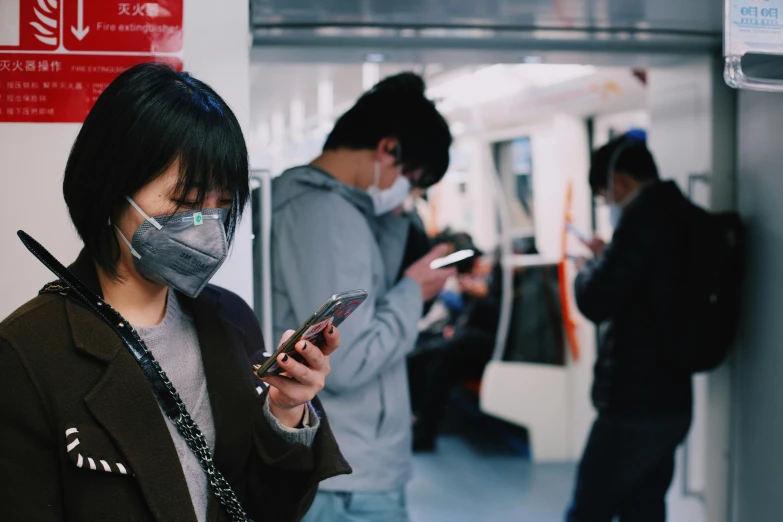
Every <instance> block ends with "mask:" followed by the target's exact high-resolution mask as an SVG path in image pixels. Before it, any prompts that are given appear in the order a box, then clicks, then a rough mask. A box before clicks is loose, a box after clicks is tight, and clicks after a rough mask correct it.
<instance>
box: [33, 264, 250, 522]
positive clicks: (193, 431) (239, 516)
mask: <svg viewBox="0 0 783 522" xmlns="http://www.w3.org/2000/svg"><path fill="white" fill-rule="evenodd" d="M40 293H42V294H43V293H59V294H61V295H65V296H70V297H71V298H73V299H75V300H76V301H78V302H81V301H82V299H81V296H80V295H79V293H78V292H73V291H71V288H70V287H69V286H68V285H67V284H65V283H63V282H62V281H59V280H58V281H55V282H53V283H49V284H47V285H46V286H44V288H43V289H42V290H41V292H40ZM100 306H105V307H107V308H108V309H109V310H112V311H113V312H114V313H116V314H117V316H119V317H122V316H121V315H120V314H119V312H117V311H116V310H114V308H112V307H111V306H110V305H109V304H108V303H106V302H101V304H100ZM120 325H121V326H122V327H123V328H125V329H127V331H129V332H130V333H131V334H132V335H133V338H134V339H135V341H136V342H137V343H138V347H139V348H141V351H142V352H143V353H144V359H145V360H146V361H145V363H146V364H148V365H149V366H151V367H152V369H153V370H154V372H155V374H156V375H155V376H151V375H149V373H148V372H147V371H144V375H145V376H146V377H147V379H148V380H149V379H151V378H154V377H157V378H158V379H159V382H160V383H162V384H163V386H164V388H165V389H166V390H168V393H169V395H170V397H171V399H172V400H173V401H174V403H175V404H176V409H175V411H173V412H172V411H169V409H168V408H163V409H164V411H166V413H167V415H168V416H169V418H170V419H171V420H172V421H173V422H174V425H175V426H176V427H177V431H178V432H179V434H180V435H181V436H182V438H183V439H185V442H186V443H187V445H188V447H189V448H190V450H191V451H192V452H193V454H194V455H195V456H196V459H197V460H198V463H199V465H201V469H203V470H204V473H206V474H207V478H208V479H209V486H210V487H211V488H212V491H213V492H214V493H215V495H216V496H217V497H218V500H220V504H221V505H222V506H223V508H224V509H225V510H226V512H227V513H228V515H229V516H230V517H231V520H233V521H234V522H252V520H251V519H250V518H248V516H247V515H246V514H245V511H244V509H243V508H242V504H241V503H240V502H239V499H238V498H237V495H236V493H234V490H233V489H232V488H231V485H230V484H229V483H228V481H227V480H226V479H225V477H223V475H222V474H221V473H220V471H218V470H217V468H216V467H215V463H214V461H213V458H212V451H211V450H210V449H209V445H208V444H207V439H206V438H205V437H204V434H203V433H202V432H201V429H200V428H199V427H198V424H196V421H194V420H193V418H192V417H191V416H190V414H189V413H188V410H187V408H186V407H185V403H184V402H182V399H181V398H180V396H179V393H177V390H176V388H174V385H173V384H172V383H171V381H170V380H169V378H168V376H167V375H166V372H164V371H163V368H161V367H160V364H158V361H157V360H155V357H154V356H153V355H152V352H150V351H149V349H148V348H147V345H146V344H144V341H143V340H142V339H141V337H139V334H138V333H137V332H136V330H134V328H133V327H132V326H131V325H130V324H129V323H128V322H127V321H124V322H123V323H120ZM151 384H152V383H151Z"/></svg>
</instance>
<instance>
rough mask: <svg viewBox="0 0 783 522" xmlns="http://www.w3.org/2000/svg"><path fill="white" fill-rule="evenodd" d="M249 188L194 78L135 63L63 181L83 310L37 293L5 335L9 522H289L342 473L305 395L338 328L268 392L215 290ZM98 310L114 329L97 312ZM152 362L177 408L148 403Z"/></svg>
mask: <svg viewBox="0 0 783 522" xmlns="http://www.w3.org/2000/svg"><path fill="white" fill-rule="evenodd" d="M248 192H249V187H248V165H247V151H246V148H245V144H244V140H243V137H242V133H241V130H240V128H239V124H238V123H237V120H236V118H235V117H234V115H233V113H232V112H231V110H230V109H229V108H228V106H227V105H226V103H225V102H224V101H223V100H222V99H221V98H220V97H219V96H218V95H217V94H216V93H215V92H214V91H213V90H212V89H211V88H209V87H208V86H207V85H205V84H204V83H202V82H200V81H198V80H196V79H194V78H192V77H191V76H189V75H188V74H186V73H177V72H175V71H173V70H172V69H170V68H168V67H166V66H164V65H160V64H144V65H139V66H136V67H134V68H132V69H130V70H129V71H127V72H125V73H123V74H122V75H120V76H119V77H118V78H117V79H116V80H115V81H114V82H113V83H112V84H111V85H109V87H108V88H107V89H106V91H105V92H104V93H103V94H102V95H101V96H100V98H99V99H98V101H97V103H96V104H95V107H94V108H93V109H92V111H91V112H90V114H89V116H88V117H87V119H86V121H85V122H84V125H83V127H82V129H81V131H80V132H79V135H78V137H77V139H76V142H75V143H74V145H73V148H72V150H71V154H70V157H69V159H68V164H67V166H66V169H65V180H64V183H63V193H64V196H65V201H66V204H67V205H68V209H69V211H70V215H71V218H72V220H73V224H74V226H75V228H76V230H77V231H78V233H79V235H80V236H81V238H82V240H83V241H84V250H83V251H82V253H81V254H80V256H79V258H78V259H77V260H76V262H75V263H73V264H72V265H71V267H70V272H71V273H72V274H73V275H74V276H75V277H76V278H77V279H78V280H79V281H81V284H83V285H84V287H86V289H85V290H84V292H82V294H81V295H87V296H92V297H90V298H89V299H87V300H85V301H80V300H79V299H77V294H76V293H74V289H75V288H78V287H79V284H80V283H79V282H78V281H75V282H73V281H72V284H71V286H70V289H63V284H62V283H60V284H58V285H56V286H47V288H46V289H45V291H44V292H43V293H42V294H41V295H40V296H39V297H36V298H35V299H33V300H32V301H30V302H29V303H27V304H26V305H24V306H23V307H21V308H20V309H19V310H17V311H16V312H15V313H14V314H12V315H11V316H10V317H9V318H7V319H6V320H5V321H4V322H3V323H2V324H0V380H1V381H2V383H3V393H2V394H0V417H2V419H3V420H2V422H0V440H2V441H3V444H2V448H0V462H2V465H0V484H3V485H4V486H3V487H2V488H0V505H1V506H2V508H0V510H2V513H3V519H4V520H40V521H48V520H51V521H55V520H134V521H145V520H150V521H151V520H161V521H174V520H176V521H188V522H202V521H206V520H210V521H227V520H232V521H237V520H249V519H253V520H255V521H262V520H267V521H286V522H288V521H291V520H298V519H299V518H300V517H301V516H302V515H303V514H304V512H305V511H306V510H307V508H308V506H309V505H310V503H311V502H312V499H313V496H314V494H315V491H316V489H317V485H318V482H319V481H320V480H323V479H325V478H328V477H331V476H335V475H338V474H342V473H346V472H349V471H350V468H349V467H348V465H347V463H346V462H345V460H344V459H343V458H342V456H341V454H340V452H339V450H338V448H337V445H336V443H335V440H334V437H333V435H332V434H331V431H330V429H329V427H328V425H327V422H326V418H325V417H324V414H323V412H322V411H321V407H320V403H318V401H317V400H314V396H315V394H316V392H318V391H319V390H320V388H321V387H322V383H323V381H324V379H325V377H326V375H327V374H328V372H329V361H328V359H329V357H328V356H329V354H330V353H331V352H332V351H334V350H335V349H336V348H337V345H338V342H339V335H338V333H337V330H336V329H335V330H332V331H330V332H327V334H326V341H325V345H324V346H322V347H320V348H321V349H322V350H319V347H314V346H308V345H306V344H305V343H299V344H298V345H297V350H298V351H299V352H300V353H301V354H302V355H303V357H304V358H305V360H306V361H307V365H304V364H300V363H298V362H296V361H295V360H294V359H293V358H291V357H287V358H284V357H283V356H281V357H280V358H279V359H278V362H279V363H280V365H281V366H282V367H283V368H284V369H285V370H286V371H287V375H288V377H270V378H265V379H263V381H264V382H265V383H266V384H264V382H262V380H259V379H258V378H257V377H256V376H255V374H254V370H253V366H254V365H255V364H258V363H260V362H262V360H263V359H264V355H263V354H264V341H263V339H262V336H261V331H260V329H259V327H258V323H257V321H256V319H255V317H254V315H253V312H252V310H250V308H249V307H248V306H247V305H246V304H245V303H244V301H242V300H241V299H240V298H239V297H238V296H236V295H234V294H232V293H230V292H228V291H226V290H223V289H220V288H217V287H214V286H207V283H208V281H209V279H210V278H211V277H212V276H213V275H214V273H215V272H216V271H217V269H218V268H219V267H220V265H221V264H222V263H223V261H224V259H225V258H226V255H227V252H228V249H229V247H230V245H231V241H232V239H233V236H234V231H235V229H236V224H237V220H238V219H239V216H240V215H241V214H242V209H243V207H244V205H245V202H246V200H247V196H248ZM30 261H31V262H33V263H34V262H35V260H34V259H33V258H32V257H31V258H30ZM52 290H54V291H52ZM93 294H94V295H93ZM90 299H92V301H90ZM109 305H110V307H111V309H114V310H116V312H118V313H119V314H120V315H121V316H122V320H121V322H120V323H119V324H116V323H115V324H114V325H113V327H112V326H109V324H107V323H104V322H103V321H102V320H101V318H100V314H99V313H97V312H96V313H93V312H94V310H98V309H104V310H106V309H109ZM93 308H94V310H93ZM113 328H114V329H113ZM121 331H124V332H131V331H135V333H136V334H138V337H139V338H140V339H141V341H143V343H144V345H145V346H146V349H148V350H149V352H150V354H147V355H145V358H143V359H142V362H144V364H142V363H137V361H136V360H135V359H134V357H135V355H134V352H132V351H131V350H130V349H129V348H128V347H127V346H125V345H124V344H123V342H122V341H121V338H120V336H119V335H118V332H121ZM153 358H154V360H157V362H158V363H159V365H160V367H161V368H162V370H163V372H165V374H166V375H167V377H168V379H169V381H170V383H171V384H173V387H174V388H175V389H176V391H177V392H178V398H176V397H174V394H172V393H171V390H170V389H169V388H167V387H165V389H163V388H155V391H153V388H152V387H151V383H153V382H158V383H159V382H161V381H160V380H159V379H162V376H161V374H160V372H158V371H157V369H156V368H155V366H154V363H153V362H152V361H153ZM150 368H152V369H153V371H152V373H150ZM270 385H271V386H270ZM167 397H168V400H169V401H174V404H175V406H176V407H175V408H171V407H170V405H171V403H170V402H166V400H164V399H165V398H167ZM311 401H312V402H311ZM191 418H192V420H193V421H194V422H195V424H196V425H197V426H198V428H194V426H193V425H192V424H191V423H190V420H189V419H191ZM197 430H198V431H197ZM198 432H200V433H201V435H203V438H202V437H201V436H200V435H199V434H198ZM194 450H195V451H194ZM202 467H203V468H204V469H202ZM213 467H214V469H213ZM215 469H216V470H217V471H215ZM205 470H206V471H208V473H205Z"/></svg>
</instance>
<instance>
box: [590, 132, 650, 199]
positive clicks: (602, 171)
mask: <svg viewBox="0 0 783 522" xmlns="http://www.w3.org/2000/svg"><path fill="white" fill-rule="evenodd" d="M610 171H612V172H623V173H625V174H628V175H629V176H630V177H632V178H633V179H635V180H636V181H642V182H646V181H653V180H657V179H659V178H658V167H656V166H655V160H654V159H653V156H652V154H651V153H650V151H649V149H647V145H646V144H645V141H644V140H643V139H639V138H637V137H635V136H634V135H633V134H630V133H629V134H624V135H622V136H620V137H618V138H615V139H613V140H612V141H610V142H609V143H607V144H606V145H604V146H603V147H601V148H599V149H598V150H596V151H595V152H593V156H592V159H591V160H590V188H591V189H592V191H593V193H596V192H598V191H600V190H603V189H606V188H607V186H608V184H609V174H610Z"/></svg>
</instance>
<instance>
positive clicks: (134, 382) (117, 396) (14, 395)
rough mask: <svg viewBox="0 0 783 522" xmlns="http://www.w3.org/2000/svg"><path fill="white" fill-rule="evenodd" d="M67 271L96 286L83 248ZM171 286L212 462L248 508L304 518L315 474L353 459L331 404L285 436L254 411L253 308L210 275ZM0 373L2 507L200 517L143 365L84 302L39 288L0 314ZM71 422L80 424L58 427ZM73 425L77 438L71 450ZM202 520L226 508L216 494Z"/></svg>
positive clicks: (257, 404) (257, 407)
mask: <svg viewBox="0 0 783 522" xmlns="http://www.w3.org/2000/svg"><path fill="white" fill-rule="evenodd" d="M31 262H34V261H32V258H31ZM71 271H72V272H73V273H74V274H76V275H77V277H79V278H80V279H81V280H82V281H83V282H84V283H85V284H87V285H88V286H89V287H91V288H92V289H93V290H94V291H96V293H99V291H100V287H99V284H98V280H97V275H96V272H95V268H94V267H93V264H92V262H91V260H90V259H89V257H88V256H87V255H86V254H85V253H84V252H83V253H82V255H81V256H80V257H79V259H78V260H77V261H76V263H74V265H72V266H71ZM180 298H181V301H182V303H183V306H184V307H185V308H186V309H187V310H188V311H189V312H190V313H191V314H192V315H193V317H194V319H195V323H196V327H197V330H198V337H199V341H200V345H201V353H202V357H203V360H204V370H205V374H206V378H207V387H208V390H209V395H210V401H211V405H212V412H213V415H214V421H215V431H216V442H215V463H216V465H217V468H218V469H219V470H220V471H221V472H222V473H223V474H224V475H225V476H226V478H227V479H228V480H229V482H230V483H231V484H232V486H233V487H234V489H235V491H236V492H237V495H238V496H239V498H240V500H241V501H242V503H243V505H244V507H245V510H246V511H247V512H248V515H249V516H250V517H251V518H252V519H253V520H254V521H255V522H260V521H280V522H289V521H294V520H299V519H300V518H301V517H302V516H303V515H304V513H305V512H306V510H307V508H308V507H309V505H310V503H311V502H312V499H313V497H314V495H315V492H316V489H317V486H318V483H319V482H320V481H321V480H324V479H326V478H328V477H332V476H335V475H338V474H344V473H349V472H350V467H349V466H348V464H347V462H346V461H345V459H343V457H342V455H341V454H340V450H339V448H338V447H337V443H336V442H335V440H334V437H333V435H332V432H331V430H330V428H329V424H328V422H327V421H326V417H325V416H324V415H323V412H322V411H319V413H320V416H321V427H320V428H319V431H318V435H317V436H316V439H315V443H314V444H313V446H312V447H311V448H307V447H305V446H302V445H296V446H289V445H288V444H287V443H285V442H284V441H283V440H282V439H281V438H280V437H279V435H277V434H276V433H275V432H274V431H273V430H272V427H271V426H270V425H269V424H268V422H267V421H266V419H265V417H264V415H263V412H262V405H263V401H264V399H265V394H264V395H261V396H259V395H258V392H257V390H256V388H257V386H258V384H260V382H259V381H258V380H257V379H256V378H255V376H253V374H252V371H251V366H252V364H255V363H259V362H261V361H262V360H263V355H262V354H263V352H264V344H263V339H262V337H261V331H260V328H259V326H258V322H257V321H256V319H255V316H254V315H253V312H252V311H251V310H250V308H249V307H248V306H247V305H246V304H245V303H244V301H242V299H240V298H239V297H237V296H236V295H234V294H232V293H230V292H228V291H225V290H222V289H219V288H216V287H208V288H207V289H205V291H204V292H203V293H202V295H201V296H199V298H197V299H188V298H186V297H183V296H180ZM0 387H1V388H0V390H1V391H0V519H2V520H13V521H22V520H35V521H55V520H57V521H60V520H63V521H66V520H67V521H93V520H95V521H109V520H111V521H120V520H129V521H130V520H132V521H150V520H158V521H165V522H172V521H183V522H185V521H187V522H196V516H195V513H194V511H193V506H192V503H191V500H190V495H189V493H188V488H187V484H186V482H185V477H184V475H183V472H182V467H181V466H180V462H179V459H178V457H177V452H176V450H175V448H174V444H173V442H172V439H171V435H170V434H169V431H168V429H167V427H166V425H165V422H166V421H165V419H164V417H163V415H162V413H161V411H160V408H159V407H158V404H157V402H156V400H155V397H154V396H153V394H152V392H151V391H150V388H149V386H148V384H147V381H146V379H145V378H144V375H143V374H142V372H141V370H140V369H139V367H138V365H137V364H136V362H135V360H134V359H133V358H132V357H131V355H130V354H129V353H128V352H127V351H126V349H125V348H124V346H123V345H122V343H121V342H120V340H119V338H118V337H117V336H116V334H114V332H112V331H111V330H110V329H109V328H108V326H106V325H105V324H104V323H102V322H101V320H100V319H98V318H96V317H95V316H94V315H93V314H92V313H91V312H90V311H88V310H86V309H85V308H83V307H81V306H80V305H78V304H76V303H75V302H74V301H72V300H71V299H68V298H65V297H63V296H60V295H57V294H55V295H52V294H47V295H42V296H39V297H36V298H35V299H33V300H32V301H30V302H29V303H27V304H26V305H24V306H23V307H21V308H20V309H19V310H17V311H16V312H14V313H13V314H12V315H11V316H10V317H8V318H7V319H6V320H5V321H4V322H2V323H0ZM314 403H315V405H316V409H317V410H320V407H319V405H318V403H317V401H314ZM70 428H76V429H77V430H78V433H77V434H73V433H72V434H71V436H69V437H67V438H66V435H65V433H66V431H67V430H68V429H70ZM77 437H78V439H79V445H78V447H76V448H74V449H73V450H72V451H70V452H68V451H67V445H68V444H69V443H71V442H73V440H74V439H75V438H77ZM78 455H81V456H82V462H81V467H77V464H79V462H78V460H77V459H78ZM88 457H89V458H91V459H93V463H95V464H96V470H92V469H90V464H89V463H88V461H87V460H86V459H87V458H88ZM101 461H104V462H105V463H106V464H108V465H109V467H110V468H111V470H112V472H111V473H109V472H106V471H105V470H104V464H103V463H102V462H101ZM117 463H119V464H120V465H121V466H123V467H124V468H125V470H126V472H127V475H123V474H121V473H119V472H118V470H119V469H120V468H119V467H118V466H117ZM209 520H210V521H223V520H228V518H227V516H226V515H225V514H224V512H223V509H222V508H221V507H220V504H219V502H218V501H217V499H216V498H215V497H214V496H213V497H212V498H211V499H210V507H209Z"/></svg>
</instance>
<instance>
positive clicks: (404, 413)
mask: <svg viewBox="0 0 783 522" xmlns="http://www.w3.org/2000/svg"><path fill="white" fill-rule="evenodd" d="M450 145H451V134H450V132H449V128H448V124H447V123H446V121H445V120H444V118H443V117H442V116H441V115H440V113H439V112H438V111H437V109H436V108H435V106H434V104H433V103H432V102H431V101H429V100H428V99H427V98H426V97H425V94H424V82H423V81H422V79H421V78H420V77H418V76H416V75H414V74H412V73H403V74H400V75H397V76H393V77H390V78H386V79H385V80H383V81H381V82H380V83H379V84H378V85H376V86H375V87H373V88H372V89H371V90H370V91H368V92H366V93H365V94H364V95H362V97H361V98H360V99H359V100H358V101H357V102H356V104H355V105H354V106H353V108H351V109H350V110H349V111H348V112H346V113H345V114H344V115H343V116H342V117H341V118H340V119H339V120H338V121H337V123H336V125H335V127H334V129H333V130H332V133H331V134H330V135H329V137H328V139H327V141H326V144H325V146H324V151H323V154H322V155H321V156H319V157H318V158H316V159H315V160H314V161H313V162H312V163H311V164H310V165H307V166H302V167H297V168H293V169H290V170H288V171H287V172H285V173H283V175H282V176H280V177H279V178H277V179H276V180H275V181H274V184H273V218H272V223H273V224H272V227H273V228H272V281H273V310H274V325H275V334H274V335H275V336H279V335H282V332H284V331H285V330H286V329H288V328H290V327H292V325H298V324H300V323H302V322H303V321H304V320H305V319H307V318H308V317H309V316H310V315H311V314H312V313H313V311H314V310H315V309H316V308H318V306H319V305H320V304H321V303H322V302H323V301H324V300H325V299H327V298H328V297H329V296H331V295H332V294H335V293H337V292H341V291H346V290H354V289H359V288H361V289H364V290H367V291H368V292H369V295H370V297H369V299H368V300H367V302H365V303H364V304H363V305H362V306H360V307H359V308H358V309H357V310H356V312H354V314H353V315H352V316H351V317H350V318H349V319H348V320H347V321H346V322H345V323H343V325H342V326H341V327H340V337H341V339H342V344H341V347H340V350H339V351H338V352H336V353H335V355H333V356H332V360H331V366H332V370H331V373H330V375H329V378H328V379H327V381H326V383H325V388H324V390H323V391H322V392H321V393H320V394H319V398H320V399H321V401H322V402H323V403H324V406H325V409H326V411H328V412H329V419H330V422H331V424H332V427H333V430H334V433H335V436H336V438H337V441H338V443H339V445H340V448H341V450H342V451H343V454H344V455H345V457H346V459H347V460H348V461H349V462H350V464H351V466H352V467H353V470H354V471H353V474H352V475H349V476H343V477H335V478H333V479H330V480H327V481H325V482H323V483H322V485H321V489H320V491H319V493H318V495H317V496H316V499H315V502H314V504H313V507H312V509H311V510H310V512H309V513H308V515H307V516H306V517H305V521H307V522H340V521H345V522H348V521H351V522H359V521H368V522H399V521H406V520H407V518H408V517H407V510H406V506H405V494H404V487H405V483H406V482H407V481H408V479H409V478H410V474H411V461H412V454H411V413H410V401H409V397H408V384H407V374H406V365H405V359H406V355H407V354H408V353H409V352H410V351H411V350H412V349H413V347H414V345H415V341H416V337H417V335H418V331H417V328H416V325H417V322H418V321H419V319H420V318H421V314H422V306H423V303H424V302H425V301H428V300H430V299H432V298H434V297H435V296H436V295H437V294H438V293H439V291H440V290H441V288H442V287H443V284H444V283H445V281H446V279H447V278H448V277H449V276H451V275H453V274H454V269H440V270H432V269H430V263H431V262H432V260H434V259H435V258H437V257H440V256H442V255H444V254H445V253H446V251H445V247H436V248H435V249H434V250H433V251H432V252H430V253H429V254H428V255H426V256H425V257H423V258H422V259H420V260H419V261H416V262H414V263H413V264H412V265H411V266H410V267H409V268H408V269H407V270H405V272H404V276H403V277H402V278H401V279H400V278H399V272H400V268H401V264H402V258H403V254H404V250H405V244H406V240H407V234H408V230H409V223H408V220H407V219H405V218H404V217H402V216H400V215H398V213H399V210H400V207H401V205H402V203H403V201H404V200H405V197H406V196H407V194H408V193H409V192H410V189H411V187H412V186H416V187H421V188H427V187H429V186H431V185H433V184H434V183H436V182H438V181H439V180H440V179H441V178H442V177H443V175H444V174H445V172H446V169H447V168H448V163H449V147H450ZM313 254H315V255H313Z"/></svg>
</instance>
